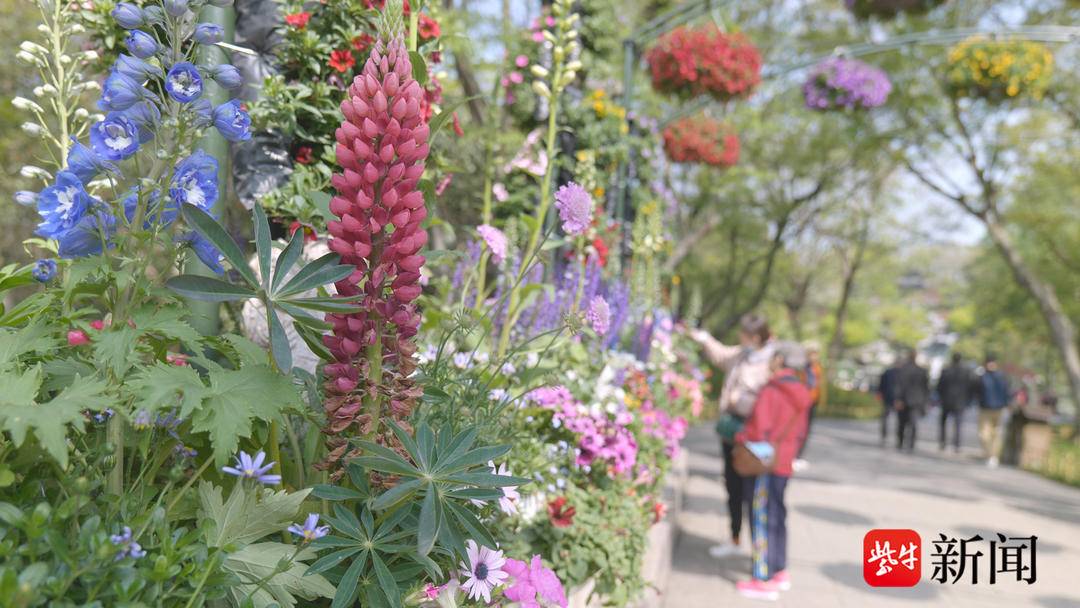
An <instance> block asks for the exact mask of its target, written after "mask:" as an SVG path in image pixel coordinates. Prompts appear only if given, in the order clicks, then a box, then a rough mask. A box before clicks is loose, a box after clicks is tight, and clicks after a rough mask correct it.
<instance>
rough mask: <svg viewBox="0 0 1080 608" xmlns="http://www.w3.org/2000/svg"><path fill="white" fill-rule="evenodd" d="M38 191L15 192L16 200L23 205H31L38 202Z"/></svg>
mask: <svg viewBox="0 0 1080 608" xmlns="http://www.w3.org/2000/svg"><path fill="white" fill-rule="evenodd" d="M37 197H38V195H37V192H30V191H29V190H19V191H18V192H16V193H15V196H14V198H15V202H16V203H17V204H19V205H22V206H23V207H29V206H31V205H34V204H36V203H37Z"/></svg>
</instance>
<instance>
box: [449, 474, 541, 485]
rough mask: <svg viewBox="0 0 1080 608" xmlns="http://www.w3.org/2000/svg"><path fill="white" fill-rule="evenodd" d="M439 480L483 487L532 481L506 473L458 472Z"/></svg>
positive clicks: (523, 483) (522, 483)
mask: <svg viewBox="0 0 1080 608" xmlns="http://www.w3.org/2000/svg"><path fill="white" fill-rule="evenodd" d="M441 480H445V481H448V482H452V483H460V484H464V485H472V486H481V487H485V488H505V487H507V486H523V485H525V484H527V483H531V482H532V480H531V479H528V478H526V477H511V476H508V475H495V474H494V473H458V474H457V475H451V476H449V477H445V478H441Z"/></svg>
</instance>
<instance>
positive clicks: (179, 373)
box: [127, 363, 207, 418]
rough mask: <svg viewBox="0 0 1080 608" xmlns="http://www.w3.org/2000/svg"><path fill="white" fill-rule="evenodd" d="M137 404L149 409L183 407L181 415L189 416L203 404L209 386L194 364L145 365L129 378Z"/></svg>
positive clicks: (154, 410)
mask: <svg viewBox="0 0 1080 608" xmlns="http://www.w3.org/2000/svg"><path fill="white" fill-rule="evenodd" d="M127 387H128V389H129V390H130V391H131V392H132V394H134V395H135V399H136V407H137V408H138V409H144V410H146V411H148V412H151V413H152V412H156V411H158V410H161V409H170V408H172V407H175V406H177V405H179V406H180V413H179V417H180V418H188V417H190V416H191V414H192V412H194V411H196V410H197V409H199V408H200V407H201V406H202V400H203V396H205V395H206V392H207V389H206V385H204V384H203V381H202V378H200V377H199V374H198V372H196V371H195V370H194V369H192V368H191V367H187V366H179V365H169V364H167V363H157V364H155V365H152V366H150V367H144V368H142V369H141V370H139V372H138V373H137V374H136V375H135V376H134V377H133V378H131V379H129V380H128V381H127Z"/></svg>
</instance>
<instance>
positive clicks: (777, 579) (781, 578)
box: [769, 570, 791, 591]
mask: <svg viewBox="0 0 1080 608" xmlns="http://www.w3.org/2000/svg"><path fill="white" fill-rule="evenodd" d="M769 582H770V583H772V584H774V585H776V588H777V589H779V590H780V591H791V575H789V574H788V573H787V570H781V571H780V572H777V573H776V574H774V575H773V577H772V578H770V579H769Z"/></svg>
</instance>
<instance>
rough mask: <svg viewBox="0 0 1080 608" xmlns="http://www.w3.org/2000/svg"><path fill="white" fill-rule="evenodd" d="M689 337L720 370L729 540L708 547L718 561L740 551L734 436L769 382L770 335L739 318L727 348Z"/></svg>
mask: <svg viewBox="0 0 1080 608" xmlns="http://www.w3.org/2000/svg"><path fill="white" fill-rule="evenodd" d="M690 337H691V338H693V339H694V340H695V341H696V342H698V343H699V344H700V345H701V346H702V349H703V350H704V352H705V356H706V357H707V358H708V359H709V361H711V362H712V364H713V365H716V366H717V367H719V368H720V369H722V370H723V371H724V374H725V376H724V386H723V388H722V389H721V391H720V421H719V422H717V423H716V432H717V434H719V435H720V449H721V452H723V455H724V486H725V487H726V489H727V494H728V500H727V507H728V515H729V516H730V523H731V541H730V542H726V543H723V544H720V545H716V546H713V547H710V548H709V555H711V556H713V557H715V558H717V559H719V558H723V557H726V556H728V555H732V554H735V553H738V552H739V551H740V544H739V542H740V541H739V539H740V535H741V532H742V523H743V511H744V505H745V503H746V501H747V499H748V498H749V497H748V496H746V495H744V492H743V490H744V481H743V478H742V476H741V475H739V474H738V473H737V472H736V471H735V468H734V466H733V464H732V450H733V449H734V447H735V443H734V440H735V433H737V432H738V431H740V430H742V427H743V425H744V424H745V422H746V418H747V417H749V416H750V413H751V411H752V410H753V408H754V402H755V401H756V400H757V394H758V391H760V390H761V387H763V386H765V383H766V382H768V381H769V360H770V358H771V357H772V346H773V345H772V342H771V340H772V333H771V331H770V330H769V323H768V321H766V320H765V317H763V316H761V315H758V314H753V313H751V314H746V315H743V317H742V319H740V321H739V344H738V345H733V346H729V345H726V344H722V343H721V342H720V341H718V340H717V339H716V338H713V337H712V336H711V335H710V334H709V333H708V332H706V331H703V330H700V329H698V330H694V331H692V332H690Z"/></svg>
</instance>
